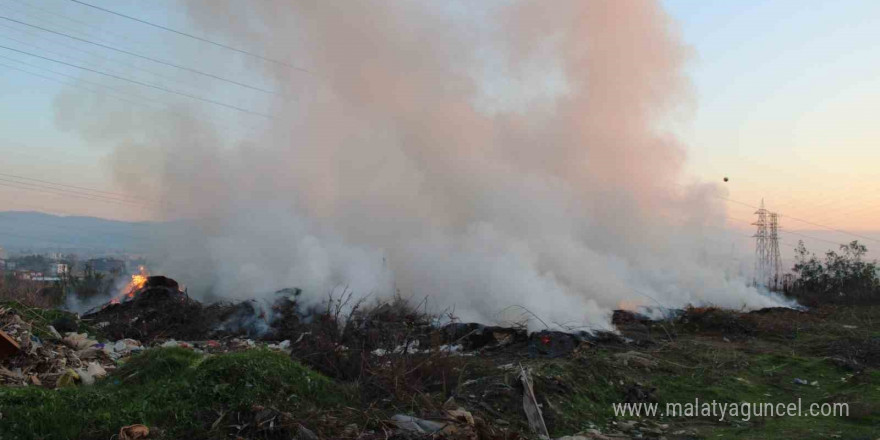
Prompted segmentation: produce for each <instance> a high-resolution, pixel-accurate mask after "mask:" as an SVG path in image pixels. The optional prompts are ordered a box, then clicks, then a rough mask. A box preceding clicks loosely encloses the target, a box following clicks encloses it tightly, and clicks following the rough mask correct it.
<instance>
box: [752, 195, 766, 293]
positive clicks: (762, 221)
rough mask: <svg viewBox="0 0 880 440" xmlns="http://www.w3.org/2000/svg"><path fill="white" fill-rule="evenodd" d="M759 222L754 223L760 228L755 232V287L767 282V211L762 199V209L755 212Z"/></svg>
mask: <svg viewBox="0 0 880 440" xmlns="http://www.w3.org/2000/svg"><path fill="white" fill-rule="evenodd" d="M755 214H757V215H758V221H756V222H754V223H752V224H753V225H755V226H757V227H758V230H757V231H755V235H754V237H755V285H756V286H757V285H763V284H764V283H765V282H766V281H767V274H768V273H769V272H768V267H767V238H768V235H769V234H768V233H767V210H766V209H764V199H761V207H760V208H759V209H758V210H757V211H755Z"/></svg>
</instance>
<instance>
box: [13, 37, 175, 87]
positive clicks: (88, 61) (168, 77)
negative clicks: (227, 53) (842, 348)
mask: <svg viewBox="0 0 880 440" xmlns="http://www.w3.org/2000/svg"><path fill="white" fill-rule="evenodd" d="M0 27H4V28H6V29H11V30H13V31H15V32H21V33H23V34H25V35H28V36H31V37H32V38H36V39H40V40H44V41H48V42H49V43H51V44H55V45H61V46H64V47H66V48H69V49H72V50H75V51H77V52H80V53H84V54H86V55H87V56H89V57H95V58H98V59H101V60H105V61H109V62H112V63H118V64H122V65H124V66H128V67H130V68H132V69H134V70H139V71H142V72H146V73H148V74H150V75H153V76H156V77H159V78H163V79H165V80H167V81H170V82H172V83H175V82H180V80H179V79H178V78H173V77H171V76H169V75H165V74H162V73H159V72H154V71H152V70H147V69H144V68H143V67H140V66H139V65H137V63H132V62H128V61H124V60H119V59H116V58H112V57H108V56H104V55H100V54H98V53H95V52H90V51H87V50H83V49H81V48H79V47H76V46H75V45H72V44H66V43H62V42H60V41H55V40H52V39H49V38H45V37H42V36H40V35H39V34H37V33H36V32H32V31H27V30H24V29H18V28H16V27H13V26H9V25H7V24H0ZM2 38H5V39H7V40H11V41H15V42H16V43H19V44H23V45H25V46H28V47H32V48H35V49H39V50H42V51H44V52H48V53H50V54H53V55H58V56H61V57H64V58H69V59H74V60H77V58H75V57H72V56H70V55H69V54H66V53H58V52H56V51H53V50H51V49H46V48H44V47H42V46H38V45H36V44H33V43H29V42H27V41H22V40H19V39H18V38H14V37H10V36H8V35H3V36H2ZM78 61H83V62H86V63H92V62H93V61H91V60H82V59H79V60H78ZM107 71H108V72H112V73H116V74H118V75H124V73H120V72H118V71H113V70H109V69H108V70H107ZM186 86H187V87H190V86H191V84H186Z"/></svg>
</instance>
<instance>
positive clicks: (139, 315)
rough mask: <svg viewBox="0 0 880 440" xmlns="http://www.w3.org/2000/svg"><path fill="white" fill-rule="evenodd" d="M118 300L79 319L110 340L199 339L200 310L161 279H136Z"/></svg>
mask: <svg viewBox="0 0 880 440" xmlns="http://www.w3.org/2000/svg"><path fill="white" fill-rule="evenodd" d="M135 277H136V278H135V279H134V280H133V282H132V283H131V284H130V288H129V290H128V292H125V294H124V296H123V297H122V298H121V299H114V300H112V301H111V302H110V303H108V304H106V305H104V306H103V307H101V308H100V309H98V310H97V311H93V312H89V313H86V314H85V315H84V316H83V319H84V320H86V321H88V322H90V323H91V324H92V325H93V326H94V327H95V328H97V329H99V330H101V332H102V333H104V334H105V335H107V336H108V337H110V338H113V339H123V338H131V339H138V340H153V339H157V338H178V339H180V338H183V339H200V338H201V337H203V336H204V328H203V327H204V318H203V315H204V312H205V310H204V308H203V307H202V305H201V304H200V303H199V302H198V301H195V300H193V299H191V298H189V297H188V296H187V295H186V293H185V292H183V291H181V290H180V287H179V285H178V284H177V282H176V281H174V280H172V279H170V278H166V277H163V276H150V277H145V278H137V277H140V275H135Z"/></svg>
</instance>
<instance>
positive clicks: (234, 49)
mask: <svg viewBox="0 0 880 440" xmlns="http://www.w3.org/2000/svg"><path fill="white" fill-rule="evenodd" d="M70 1H72V2H74V3H78V4H80V5H83V6H88V7H90V8H94V9H97V10H99V11H103V12H106V13H108V14H113V15H116V16H119V17H123V18H127V19H129V20H133V21H136V22H138V23H142V24H145V25H147V26H152V27H154V28H157V29H162V30H165V31H168V32H172V33H175V34H177V35H182V36H184V37H188V38H192V39H194V40H198V41H201V42H204V43H208V44H212V45H214V46H217V47H222V48H224V49H228V50H231V51H234V52H238V53H240V54H244V55H248V56H251V57H254V58H259V59H261V60H263V61H267V62H270V63H274V64H278V65H282V66H285V67H288V68H291V69H294V70H298V71H300V72H304V73H308V74H313V73H312V72H311V71H309V70H308V69H304V68H302V67H297V66H294V65H292V64H289V63H286V62H284V61H279V60H275V59H272V58H267V57H264V56H262V55H258V54H255V53H252V52H248V51H246V50H242V49H238V48H235V47H232V46H229V45H226V44H223V43H218V42H216V41H212V40H209V39H207V38H202V37H199V36H197V35H193V34H189V33H186V32H182V31H179V30H176V29H172V28H169V27H166V26H162V25H159V24H155V23H151V22H149V21H146V20H143V19H140V18H136V17H132V16H130V15H125V14H122V13H119V12H116V11H112V10H110V9H105V8H102V7H100V6H95V5H93V4H90V3H86V2H82V1H79V0H70Z"/></svg>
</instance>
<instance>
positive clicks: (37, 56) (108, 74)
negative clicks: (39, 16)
mask: <svg viewBox="0 0 880 440" xmlns="http://www.w3.org/2000/svg"><path fill="white" fill-rule="evenodd" d="M0 18H2V17H0ZM0 49H6V50H9V51H12V52H18V53H21V54H25V55H30V56H32V57H35V58H40V59H44V60H47V61H52V62H55V63H58V64H63V65H65V66H70V67H75V68H77V69H82V70H85V71H88V72H92V73H97V74H98V75H104V76H107V77H110V78H115V79H118V80H121V81H126V82H130V83H132V84H137V85H139V86H143V87H150V88H153V89H156V90H161V91H163V92H166V93H173V94H176V95H180V96H185V97H187V98H191V99H197V100H199V101H204V102H207V103H211V104H214V105H219V106H221V107H226V108H229V109H232V110H238V111H240V112H243V113H249V114H252V115H256V116H262V117H264V118H266V119H273V117H272V116H270V115H267V114H265V113H260V112H256V111H253V110H248V109H246V108H242V107H238V106H234V105H231V104H226V103H223V102H220V101H215V100H213V99H209V98H202V97H199V96H196V95H191V94H189V93H184V92H179V91H176V90H172V89H168V88H165V87H162V86H158V85H155V84H150V83H145V82H142V81H138V80H134V79H130V78H125V77H122V76H119V75H114V74H112V73H106V72H102V71H100V70H96V69H91V68H88V67H82V66H78V65H76V64H72V63H67V62H64V61H60V60H56V59H54V58H49V57H44V56H42V55H37V54H34V53H31V52H27V51H23V50H19V49H13V48H11V47H7V46H3V45H0Z"/></svg>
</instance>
